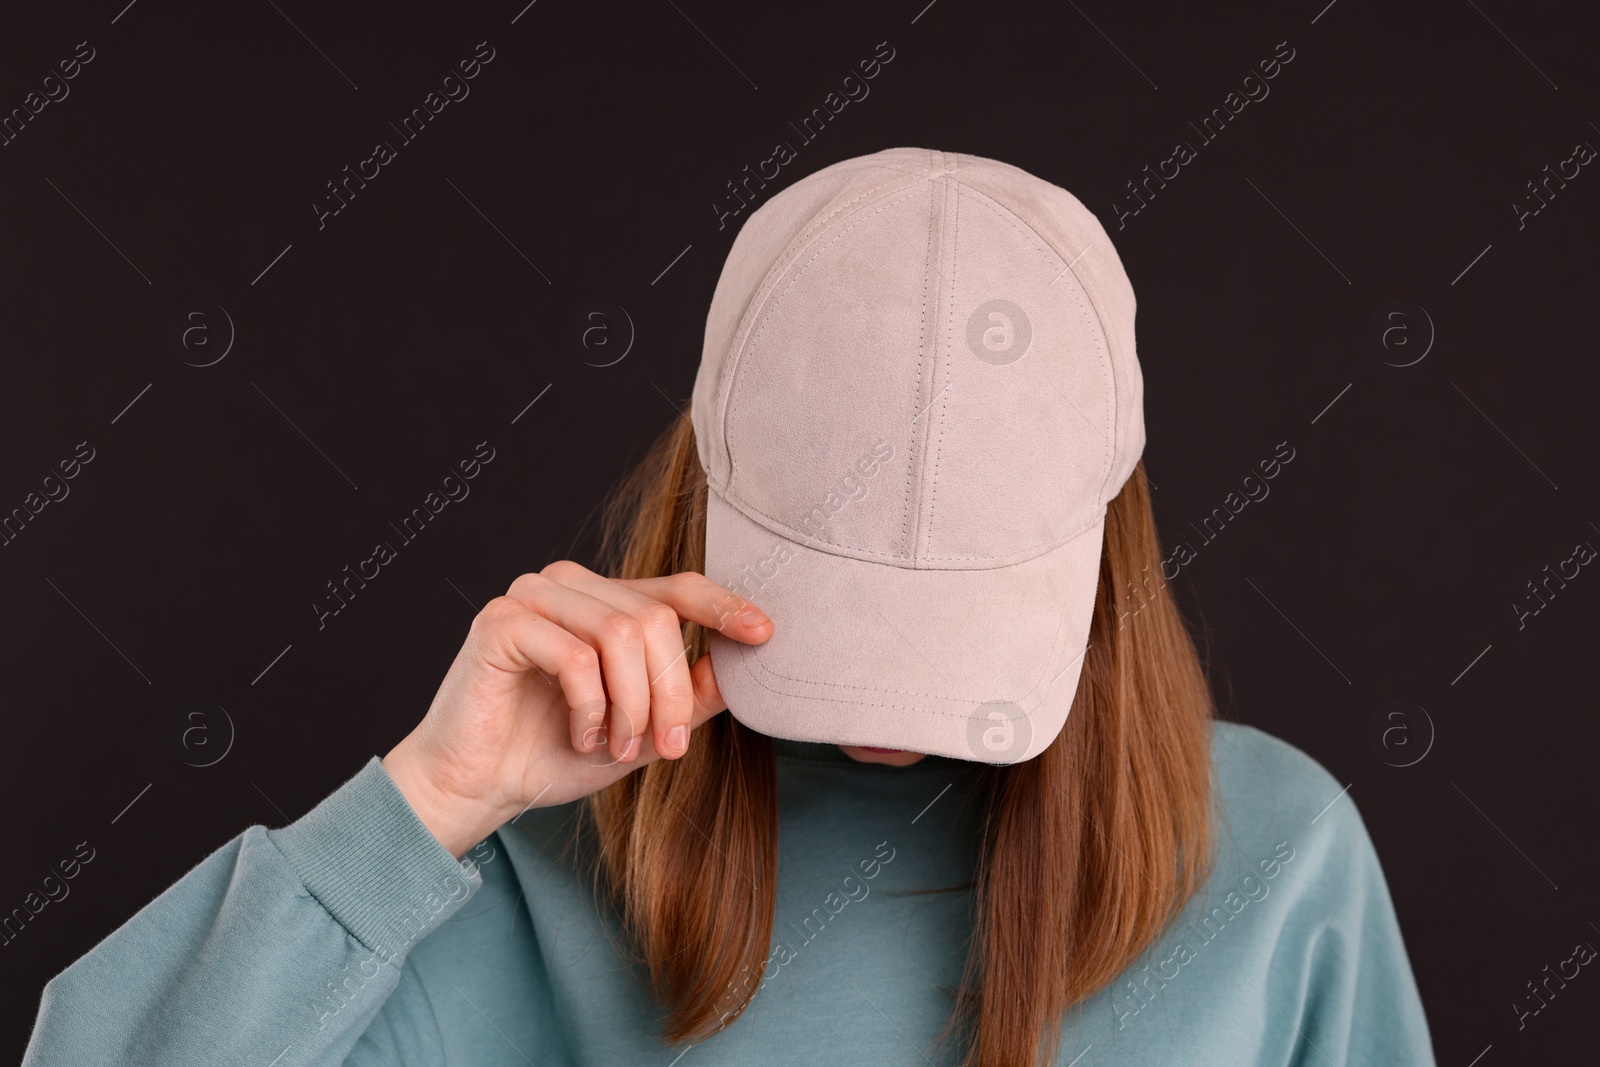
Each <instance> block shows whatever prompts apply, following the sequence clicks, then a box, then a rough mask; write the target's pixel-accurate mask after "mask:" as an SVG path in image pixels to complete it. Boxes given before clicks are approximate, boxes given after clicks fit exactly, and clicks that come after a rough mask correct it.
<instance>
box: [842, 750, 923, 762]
mask: <svg viewBox="0 0 1600 1067" xmlns="http://www.w3.org/2000/svg"><path fill="white" fill-rule="evenodd" d="M839 748H840V749H841V750H842V751H843V752H844V754H845V755H846V756H849V757H850V758H851V759H853V760H855V761H856V762H857V763H881V764H883V765H884V766H885V767H909V766H911V764H913V763H916V762H917V761H918V760H920V759H923V758H925V757H926V756H927V753H925V752H902V751H900V750H899V749H892V748H863V747H861V746H860V745H840V746H839Z"/></svg>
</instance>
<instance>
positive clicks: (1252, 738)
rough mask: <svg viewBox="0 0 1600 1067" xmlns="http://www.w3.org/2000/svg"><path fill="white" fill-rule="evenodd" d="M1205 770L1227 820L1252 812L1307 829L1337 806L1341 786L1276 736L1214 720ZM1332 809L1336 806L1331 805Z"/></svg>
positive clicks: (1339, 801)
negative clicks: (1208, 766)
mask: <svg viewBox="0 0 1600 1067" xmlns="http://www.w3.org/2000/svg"><path fill="white" fill-rule="evenodd" d="M1211 766H1212V771H1213V781H1214V783H1215V786H1216V792H1217V798H1218V800H1219V801H1220V802H1222V803H1223V804H1224V805H1225V806H1226V808H1227V811H1228V814H1229V815H1231V816H1235V817H1237V816H1238V815H1239V814H1240V813H1241V812H1245V811H1254V812H1258V813H1262V814H1265V815H1269V816H1271V817H1272V819H1273V821H1276V822H1284V823H1294V824H1301V825H1309V824H1310V822H1311V820H1313V819H1316V821H1317V822H1319V823H1320V822H1322V821H1323V819H1322V818H1319V816H1323V815H1332V808H1330V807H1329V804H1330V803H1331V802H1333V801H1334V800H1335V798H1338V804H1339V805H1342V804H1343V803H1344V801H1345V800H1347V799H1349V798H1348V797H1347V796H1345V795H1343V791H1344V790H1345V788H1346V787H1345V784H1344V783H1342V782H1340V781H1339V780H1338V779H1337V778H1335V777H1334V776H1333V775H1332V774H1330V773H1328V770H1327V768H1325V767H1323V765H1322V764H1321V763H1319V762H1317V761H1316V760H1315V759H1313V758H1312V757H1311V756H1309V755H1307V754H1306V753H1305V752H1303V751H1301V750H1300V749H1299V748H1296V747H1295V746H1294V745H1291V744H1290V743H1289V742H1287V741H1284V740H1282V739H1281V738H1277V737H1273V736H1272V735H1271V734H1269V733H1266V732H1265V731H1263V730H1260V729H1257V728H1256V727H1254V726H1246V725H1245V724H1243V723H1234V722H1220V721H1219V722H1216V723H1214V724H1213V726H1212V731H1211ZM1335 806H1337V805H1335Z"/></svg>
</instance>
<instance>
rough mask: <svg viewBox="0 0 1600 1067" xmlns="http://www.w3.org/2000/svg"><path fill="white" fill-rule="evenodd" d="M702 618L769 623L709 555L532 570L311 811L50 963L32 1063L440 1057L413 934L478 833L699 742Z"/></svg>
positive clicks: (457, 876)
mask: <svg viewBox="0 0 1600 1067" xmlns="http://www.w3.org/2000/svg"><path fill="white" fill-rule="evenodd" d="M685 620H688V621H692V622H696V623H699V624H700V625H701V626H703V627H706V628H709V629H719V630H721V631H722V632H723V633H725V634H727V635H728V636H730V637H733V638H735V639H737V640H740V641H744V642H747V643H750V644H759V643H761V642H762V641H765V640H766V639H767V638H768V637H769V636H770V635H771V631H772V623H771V620H769V619H767V618H766V617H765V616H764V615H762V614H761V613H760V612H759V611H758V610H756V609H754V608H753V606H752V605H750V604H749V603H748V602H746V601H745V600H744V598H742V597H740V596H738V595H737V594H735V593H732V592H730V591H729V590H727V589H725V588H723V587H721V586H719V585H716V584H715V583H713V582H711V581H710V580H709V579H707V578H705V577H704V576H703V575H699V574H693V573H683V574H677V575H672V576H668V577H661V578H646V579H637V580H627V581H621V580H612V579H608V578H604V577H602V576H600V575H597V574H595V573H593V572H592V571H589V570H587V569H585V568H583V567H581V566H579V565H578V564H576V563H572V562H570V561H566V560H562V561H559V562H557V563H554V564H551V565H550V566H549V567H547V568H545V570H544V572H543V573H541V574H536V575H535V574H525V575H523V576H522V577H521V578H519V579H517V581H516V582H514V583H513V584H512V586H511V589H510V591H509V592H508V593H507V595H505V596H502V597H497V598H495V599H494V600H493V601H491V602H490V603H489V605H488V606H487V607H485V608H484V610H483V611H482V612H480V613H479V615H478V617H477V618H476V619H475V620H474V621H473V624H472V628H471V631H470V632H469V634H468V636H467V640H466V642H465V643H464V644H463V645H462V648H461V651H460V653H459V654H458V655H457V656H456V659H455V662H454V663H452V664H451V667H450V670H449V671H448V672H447V674H446V676H445V678H444V681H443V682H442V683H441V684H440V686H439V691H438V693H437V694H436V695H435V696H434V699H433V703H432V704H431V705H430V706H429V708H428V713H427V715H426V716H424V718H423V720H422V722H420V723H419V724H418V725H417V727H416V729H414V730H413V731H412V732H411V733H410V734H408V735H407V736H406V738H405V739H404V740H402V741H401V742H400V743H399V744H398V745H396V746H395V747H394V748H393V749H392V750H391V751H390V752H389V754H388V755H387V756H386V757H385V758H384V759H383V760H381V761H380V760H378V759H376V758H374V759H371V760H369V761H368V763H367V764H366V766H364V767H363V768H362V769H361V771H360V772H359V773H357V774H356V775H355V776H354V777H353V778H351V779H350V780H349V781H348V782H346V783H345V784H344V785H343V786H341V787H340V788H339V789H338V790H337V791H336V792H334V793H333V794H332V795H331V796H329V797H328V798H327V799H326V800H324V801H323V802H322V803H321V804H319V805H318V806H317V807H316V808H314V809H312V810H311V811H310V812H309V813H307V814H306V815H305V816H304V817H303V818H301V819H299V820H298V821H296V822H295V823H294V824H292V825H290V826H287V827H284V828H283V829H281V830H266V829H264V828H262V827H259V826H252V827H251V828H250V829H248V830H246V831H245V832H244V833H243V834H241V835H239V836H238V837H236V838H234V839H233V840H232V841H230V842H229V843H228V844H227V845H225V846H224V847H222V848H221V849H218V850H217V851H216V852H214V853H212V854H211V855H210V856H208V857H207V858H206V859H205V861H204V862H202V863H201V864H200V865H199V866H198V867H196V868H195V869H194V870H192V871H190V872H189V873H188V874H187V875H185V876H184V877H183V878H182V879H180V880H179V881H178V882H177V883H176V884H175V885H173V886H172V887H171V888H169V889H168V890H167V891H166V892H164V893H162V894H161V896H159V897H158V898H156V900H154V901H153V902H151V903H150V904H149V905H147V906H146V907H144V908H143V909H141V910H140V911H139V912H138V913H137V914H136V915H134V917H133V918H132V919H130V920H128V922H127V923H125V924H123V926H122V927H121V928H120V929H118V930H116V931H115V932H113V933H112V934H111V935H110V936H109V937H107V938H106V939H105V940H104V941H102V942H100V944H98V945H96V946H95V947H94V948H93V949H91V950H90V951H89V952H88V953H87V954H86V955H84V956H83V958H81V959H79V960H78V961H77V962H76V963H74V964H73V965H72V966H70V967H68V968H67V969H66V970H65V971H63V972H62V973H61V974H59V975H57V976H56V977H55V978H54V979H52V980H51V981H50V982H49V984H48V985H46V986H45V990H44V997H43V1000H42V1002H41V1004H40V1009H39V1016H38V1019H37V1020H36V1021H35V1024H34V1032H33V1036H32V1038H31V1039H30V1041H29V1043H28V1049H27V1052H26V1054H25V1058H24V1061H23V1064H24V1067H47V1065H54V1064H63V1065H66V1064H71V1065H73V1067H77V1065H80V1064H121V1063H130V1064H131V1063H138V1064H146V1063H150V1064H162V1065H163V1067H187V1065H189V1064H207V1065H210V1064H216V1063H235V1064H246V1065H259V1067H291V1065H298V1064H308V1063H316V1064H330V1065H331V1064H340V1063H344V1062H345V1061H346V1057H350V1062H351V1063H352V1064H357V1063H359V1064H362V1065H364V1067H365V1065H373V1067H377V1065H383V1064H397V1065H409V1064H413V1063H416V1064H422V1063H429V1064H432V1063H435V1062H439V1059H440V1057H438V1056H435V1055H432V1054H431V1050H435V1049H437V1048H438V1047H439V1044H440V1041H439V1035H438V1032H437V1027H436V1026H435V1024H434V1022H433V1015H432V1010H431V1008H426V1010H424V1008H425V1006H426V1005H427V997H426V994H425V993H424V992H423V991H422V990H421V989H420V987H419V986H417V984H416V981H415V974H414V973H412V972H404V974H403V968H404V966H405V959H406V955H407V953H408V952H409V951H410V949H411V947H412V946H413V945H414V944H415V943H416V942H417V941H418V940H420V939H421V938H423V937H425V936H427V934H428V933H430V932H431V931H432V930H434V929H435V928H436V927H438V926H439V924H441V923H443V922H444V921H445V920H446V919H448V918H449V917H450V916H451V915H452V914H453V913H454V912H455V911H456V910H457V909H458V908H459V907H460V906H461V903H462V901H464V900H465V899H466V898H467V896H468V894H469V893H470V892H471V891H472V890H473V889H474V888H476V887H477V886H478V885H481V884H482V876H481V875H480V874H479V873H478V872H477V870H476V865H475V864H473V863H472V862H471V858H470V856H468V853H469V851H470V850H471V849H472V847H473V845H474V844H475V843H476V842H479V841H482V840H483V839H484V838H486V837H487V836H488V835H489V834H490V833H492V832H493V831H494V830H495V829H496V828H497V827H499V826H501V825H503V824H504V823H506V822H507V821H509V820H511V819H512V818H515V817H516V816H517V815H518V814H519V813H521V812H522V811H525V810H527V809H528V808H530V807H534V806H536V805H543V806H549V805H554V804H562V803H566V802H568V801H570V800H574V799H577V798H579V797H582V796H586V795H588V794H589V793H592V792H594V791H595V790H597V789H600V788H602V787H604V786H606V785H609V784H610V783H611V782H614V781H616V780H617V779H619V778H621V777H623V776H624V775H626V774H628V773H630V772H631V771H634V770H637V769H638V768H640V767H643V766H645V765H646V764H648V763H650V762H652V761H654V760H656V759H659V758H662V757H663V756H665V757H666V758H669V759H671V758H676V757H678V756H680V755H682V754H683V752H684V751H685V750H686V749H687V748H688V737H689V731H690V730H691V729H693V728H694V727H696V726H699V725H700V724H701V723H704V722H705V721H707V720H708V719H710V718H711V717H712V716H713V715H716V714H718V713H719V712H721V711H722V710H724V708H725V707H726V705H725V704H724V703H723V702H722V698H721V694H720V692H718V690H717V685H716V680H715V678H714V677H713V675H712V671H711V661H710V657H709V656H706V657H702V658H701V659H699V660H696V661H695V662H694V663H693V664H690V663H689V661H688V660H687V658H686V657H685V654H684V653H685V651H686V650H685V647H684V644H683V629H682V627H683V622H684V621H685ZM463 856H466V857H467V859H466V860H465V861H461V860H459V859H458V858H459V857H463ZM397 987H398V988H399V989H400V995H399V997H398V998H397V999H396V1002H395V1004H394V1010H393V1011H392V1012H387V1013H385V1014H384V1015H383V1016H381V1018H382V1019H383V1023H382V1025H380V1026H379V1027H377V1028H375V1029H374V1030H373V1031H372V1035H371V1037H370V1038H368V1039H366V1040H362V1038H363V1034H364V1033H365V1032H366V1031H367V1030H368V1028H369V1026H371V1024H372V1023H373V1020H374V1019H376V1018H380V1011H382V1010H383V1009H384V1008H385V1007H386V1000H387V998H389V997H390V995H391V993H394V992H396V990H397ZM412 994H419V995H417V996H412ZM358 1041H359V1042H360V1044H359V1045H358V1044H357V1043H358Z"/></svg>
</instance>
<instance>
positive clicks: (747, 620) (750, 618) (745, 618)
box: [739, 611, 768, 627]
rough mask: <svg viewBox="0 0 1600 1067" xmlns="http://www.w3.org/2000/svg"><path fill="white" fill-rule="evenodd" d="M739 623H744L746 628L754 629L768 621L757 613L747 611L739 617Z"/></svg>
mask: <svg viewBox="0 0 1600 1067" xmlns="http://www.w3.org/2000/svg"><path fill="white" fill-rule="evenodd" d="M739 621H740V622H742V623H744V624H745V625H746V626H750V627H756V626H760V625H761V624H762V623H764V622H767V621H768V619H767V617H766V616H765V615H763V614H761V612H759V611H747V612H745V613H744V614H743V615H740V616H739Z"/></svg>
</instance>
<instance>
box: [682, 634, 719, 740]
mask: <svg viewBox="0 0 1600 1067" xmlns="http://www.w3.org/2000/svg"><path fill="white" fill-rule="evenodd" d="M689 681H690V682H692V683H693V685H694V715H693V716H692V717H691V718H690V720H689V726H690V728H691V729H693V728H694V727H696V726H699V725H700V724H701V723H703V722H705V721H706V720H708V719H710V718H712V717H713V716H715V715H718V714H720V713H721V712H724V711H727V710H728V702H727V701H726V700H724V699H723V697H722V691H721V690H720V689H718V688H717V676H716V674H715V673H714V671H713V670H712V666H711V653H710V652H707V653H706V654H705V655H703V656H701V657H700V658H699V659H697V660H695V661H694V665H693V666H691V667H690V668H689Z"/></svg>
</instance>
